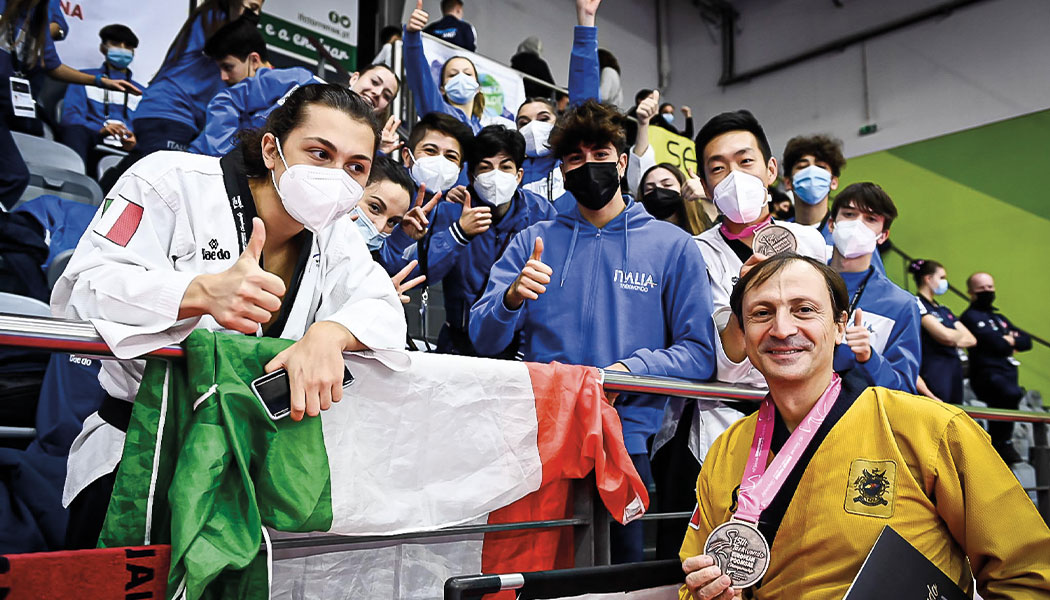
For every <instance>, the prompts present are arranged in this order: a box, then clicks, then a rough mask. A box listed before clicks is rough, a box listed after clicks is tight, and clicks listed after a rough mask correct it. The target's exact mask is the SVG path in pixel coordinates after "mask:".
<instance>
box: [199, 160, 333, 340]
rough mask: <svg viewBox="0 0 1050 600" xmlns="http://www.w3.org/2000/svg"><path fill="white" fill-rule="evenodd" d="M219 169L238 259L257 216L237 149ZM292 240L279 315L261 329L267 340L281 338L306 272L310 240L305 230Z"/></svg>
mask: <svg viewBox="0 0 1050 600" xmlns="http://www.w3.org/2000/svg"><path fill="white" fill-rule="evenodd" d="M219 166H220V167H221V168H222V182H223V185H224V186H225V187H226V196H227V197H228V199H229V201H230V212H232V213H233V225H234V229H235V230H236V233H237V247H238V248H239V249H240V253H239V254H238V256H239V255H240V254H244V249H245V248H247V247H248V240H250V239H251V238H252V219H254V218H255V217H257V216H259V211H258V210H257V209H256V207H255V197H254V196H252V189H251V187H250V186H249V185H248V175H247V174H246V173H245V171H244V155H243V154H242V153H241V149H240V148H234V149H233V150H231V151H230V152H229V154H227V155H226V156H223V157H222V158H220V159H219ZM296 241H297V242H299V256H298V259H297V260H296V262H295V272H294V273H293V275H292V285H291V286H290V287H289V289H288V291H287V292H286V293H285V295H284V298H282V299H281V312H280V313H279V314H278V315H277V320H275V321H274V322H273V323H271V324H270V325H269V326H268V327H265V328H264V330H263V335H266V336H267V337H281V333H282V332H283V331H284V327H285V325H286V324H287V323H288V315H289V314H290V313H291V312H292V305H293V304H294V303H295V297H296V296H297V295H298V293H299V286H300V285H301V284H302V281H303V273H304V272H305V271H306V265H307V262H308V261H309V259H310V252H311V251H312V250H313V245H314V244H313V241H314V237H313V234H312V233H310V232H309V231H308V230H305V229H304V230H303V231H302V233H300V234H299V235H297V236H296V237H295V238H294V240H293V243H294V242H296ZM265 258H266V257H265V256H264V257H262V258H261V259H260V260H259V265H260V266H262V265H263V262H264V260H265Z"/></svg>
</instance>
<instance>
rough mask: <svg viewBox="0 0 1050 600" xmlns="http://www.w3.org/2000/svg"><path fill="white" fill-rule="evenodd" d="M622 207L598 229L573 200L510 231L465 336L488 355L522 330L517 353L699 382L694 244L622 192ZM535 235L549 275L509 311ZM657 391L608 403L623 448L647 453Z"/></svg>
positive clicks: (707, 309) (703, 339)
mask: <svg viewBox="0 0 1050 600" xmlns="http://www.w3.org/2000/svg"><path fill="white" fill-rule="evenodd" d="M625 200H626V202H627V207H626V209H625V210H624V211H623V212H622V213H620V214H619V215H618V216H617V217H616V218H614V219H613V220H612V221H610V222H609V223H607V224H606V225H605V226H604V227H602V228H600V229H599V228H597V227H595V226H594V225H592V224H591V223H590V222H588V221H587V220H586V219H584V218H583V216H582V215H581V214H580V211H579V208H578V207H573V208H571V209H569V210H567V211H566V212H564V213H562V214H559V215H558V216H557V218H556V219H555V220H553V221H544V222H541V223H537V224H535V225H532V226H531V227H529V228H527V229H525V230H523V231H522V232H520V233H518V234H517V235H516V236H515V237H514V239H513V240H512V241H511V243H510V245H509V246H508V247H507V249H506V251H505V252H504V253H503V256H502V257H501V258H500V259H499V261H497V262H496V264H495V265H494V266H493V267H492V272H491V274H490V275H489V282H488V286H487V287H486V288H485V293H484V294H483V295H482V297H481V299H480V300H478V301H477V303H475V304H474V306H473V308H472V309H471V311H470V339H471V341H472V342H473V344H474V346H475V348H476V349H477V350H478V352H479V353H481V354H482V355H494V354H497V353H499V352H500V351H502V350H503V349H504V348H506V347H507V345H508V344H510V343H511V341H512V340H513V338H514V336H515V333H516V332H518V331H520V332H521V333H522V341H521V350H522V352H523V353H524V355H525V360H527V361H533V362H544V363H545V362H551V361H558V362H563V363H571V364H578V365H588V366H595V367H607V366H610V365H612V364H614V363H617V362H620V363H623V364H624V365H625V366H626V367H627V368H628V369H630V371H631V372H632V373H638V374H647V375H663V376H670V377H681V378H686V379H692V380H706V379H709V378H710V377H711V376H712V374H713V373H714V364H715V359H714V326H713V322H712V320H711V312H712V308H711V291H710V288H709V284H708V279H707V270H706V266H705V265H704V259H703V256H702V255H701V254H700V250H699V249H698V248H697V247H696V244H695V243H693V241H692V238H691V237H689V235H688V234H686V233H685V232H684V231H682V230H681V229H680V228H678V227H677V226H675V225H672V224H670V223H666V222H663V221H658V220H656V219H654V218H653V217H652V216H650V215H649V213H648V212H646V211H645V208H644V207H643V206H642V205H641V204H638V203H636V202H634V201H632V200H631V199H630V198H629V197H625ZM537 237H540V238H543V255H542V257H541V259H540V260H542V261H543V262H544V264H546V265H548V266H550V267H551V269H552V270H553V271H554V274H553V275H552V276H551V283H550V284H548V285H547V286H546V288H547V290H546V293H544V294H542V295H541V296H540V297H539V299H538V300H526V301H525V304H524V305H522V306H521V307H520V308H518V309H517V310H511V309H509V308H507V306H506V305H505V304H504V303H503V296H504V294H505V293H506V291H507V290H508V289H509V288H510V286H511V284H512V283H513V282H514V280H515V279H516V278H517V277H518V275H519V274H520V273H521V270H522V268H524V266H525V263H526V262H527V261H528V260H529V257H530V255H531V254H532V250H533V246H534V244H535V240H536V238H537ZM665 402H666V398H663V397H659V398H657V397H651V396H641V397H637V398H628V399H623V400H621V401H620V402H617V407H616V408H617V410H618V411H619V412H620V417H621V419H622V421H623V427H624V432H623V433H624V441H625V442H626V444H627V450H628V452H630V453H631V454H644V453H645V452H646V448H645V440H646V438H647V437H648V436H650V435H652V434H653V433H655V432H656V430H657V429H658V428H659V425H660V419H661V418H662V415H663V409H664V404H665Z"/></svg>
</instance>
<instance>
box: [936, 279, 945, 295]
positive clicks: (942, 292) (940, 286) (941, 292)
mask: <svg viewBox="0 0 1050 600" xmlns="http://www.w3.org/2000/svg"><path fill="white" fill-rule="evenodd" d="M933 293H934V294H935V295H937V296H943V295H945V294H947V293H948V280H947V279H942V280H941V282H940V283H938V284H937V287H935V288H933Z"/></svg>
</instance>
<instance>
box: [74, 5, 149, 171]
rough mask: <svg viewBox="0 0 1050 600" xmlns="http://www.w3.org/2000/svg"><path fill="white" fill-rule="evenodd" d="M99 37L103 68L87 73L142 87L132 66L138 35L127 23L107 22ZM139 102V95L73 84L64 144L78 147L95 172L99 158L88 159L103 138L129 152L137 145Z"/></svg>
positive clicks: (85, 162)
mask: <svg viewBox="0 0 1050 600" xmlns="http://www.w3.org/2000/svg"><path fill="white" fill-rule="evenodd" d="M98 37H99V38H100V39H101V44H99V47H98V49H99V52H101V53H102V56H104V57H106V60H105V61H104V62H103V63H102V67H101V68H99V69H84V73H87V74H88V75H92V76H94V75H102V76H103V77H108V78H110V79H124V80H126V81H130V82H131V83H132V84H133V85H135V86H136V87H138V88H139V89H141V88H143V87H144V86H143V85H142V84H141V83H139V82H137V81H134V80H133V79H132V78H131V69H130V68H129V65H130V64H131V61H132V59H133V58H134V57H135V48H137V47H138V45H139V38H138V36H136V35H135V33H134V32H133V31H131V29H129V28H128V27H127V26H125V25H106V26H105V27H103V28H102V29H100V30H99V32H98ZM138 105H139V96H132V95H131V94H127V93H124V92H114V91H112V90H107V89H104V88H100V87H94V86H86V85H70V86H69V87H68V88H66V95H65V98H64V99H63V101H62V143H63V144H65V145H67V146H69V147H70V148H72V149H74V150H76V152H77V154H79V155H80V157H81V158H83V159H84V164H86V165H87V166H88V172H93V171H94V170H95V165H94V164H93V163H94V162H97V161H90V160H88V158H89V157H88V154H89V153H90V152H91V150H92V149H94V147H95V146H96V145H98V144H101V143H103V140H104V139H106V138H109V140H110V141H111V143H113V142H119V147H120V148H122V149H123V150H126V151H127V150H131V149H132V148H134V147H135V134H134V133H132V131H131V119H132V115H134V114H135V108H136V107H137V106H138ZM114 146H116V144H115V143H114Z"/></svg>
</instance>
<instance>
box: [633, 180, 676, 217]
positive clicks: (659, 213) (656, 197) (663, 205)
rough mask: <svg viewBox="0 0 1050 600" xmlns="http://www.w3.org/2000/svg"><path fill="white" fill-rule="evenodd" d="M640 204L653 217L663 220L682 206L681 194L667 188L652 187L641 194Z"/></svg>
mask: <svg viewBox="0 0 1050 600" xmlns="http://www.w3.org/2000/svg"><path fill="white" fill-rule="evenodd" d="M642 206H644V207H645V210H646V211H647V212H648V213H649V214H651V215H652V216H653V218H656V219H659V220H661V221H663V220H666V219H667V218H668V217H670V216H671V215H673V214H675V213H676V212H678V210H679V209H680V208H682V194H680V193H678V192H676V191H674V190H669V189H667V188H654V189H651V190H649V191H648V192H646V193H645V195H643V196H642Z"/></svg>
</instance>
